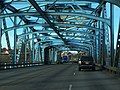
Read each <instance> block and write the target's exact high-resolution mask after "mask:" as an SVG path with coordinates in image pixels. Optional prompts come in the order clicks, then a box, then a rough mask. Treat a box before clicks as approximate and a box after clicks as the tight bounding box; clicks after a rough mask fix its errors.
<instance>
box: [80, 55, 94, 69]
mask: <svg viewBox="0 0 120 90" xmlns="http://www.w3.org/2000/svg"><path fill="white" fill-rule="evenodd" d="M78 64H79V71H81V69H92V70H95V62H94V59H93V57H92V56H82V57H81V58H80V59H79V60H78Z"/></svg>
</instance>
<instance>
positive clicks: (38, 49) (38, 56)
mask: <svg viewBox="0 0 120 90" xmlns="http://www.w3.org/2000/svg"><path fill="white" fill-rule="evenodd" d="M38 61H40V43H39V44H38Z"/></svg>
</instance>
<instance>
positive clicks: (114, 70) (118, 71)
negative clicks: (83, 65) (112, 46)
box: [96, 64, 120, 74]
mask: <svg viewBox="0 0 120 90" xmlns="http://www.w3.org/2000/svg"><path fill="white" fill-rule="evenodd" d="M96 66H97V67H99V68H100V70H106V71H108V72H110V73H113V74H120V68H119V67H111V66H102V65H100V64H96Z"/></svg>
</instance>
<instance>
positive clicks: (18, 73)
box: [0, 64, 120, 90]
mask: <svg viewBox="0 0 120 90" xmlns="http://www.w3.org/2000/svg"><path fill="white" fill-rule="evenodd" d="M0 90H120V78H119V77H115V76H114V75H112V74H108V73H106V72H101V71H99V70H98V71H78V66H77V65H76V64H67V65H48V66H38V67H34V68H31V67H28V68H20V69H11V70H3V71H0Z"/></svg>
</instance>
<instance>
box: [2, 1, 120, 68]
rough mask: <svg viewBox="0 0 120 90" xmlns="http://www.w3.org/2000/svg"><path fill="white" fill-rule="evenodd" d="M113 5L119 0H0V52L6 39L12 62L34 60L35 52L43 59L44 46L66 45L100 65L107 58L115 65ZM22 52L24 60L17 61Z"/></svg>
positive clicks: (116, 64)
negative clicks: (92, 58)
mask: <svg viewBox="0 0 120 90" xmlns="http://www.w3.org/2000/svg"><path fill="white" fill-rule="evenodd" d="M107 4H109V7H110V8H109V9H110V12H109V14H110V17H108V15H107V9H106V8H107V6H106V5H107ZM115 5H117V6H118V7H120V0H56V1H55V0H40V1H39V0H1V2H0V30H1V32H0V55H2V53H3V51H2V48H3V47H4V46H3V45H5V44H4V43H6V47H7V48H8V52H9V55H10V57H11V58H10V60H11V61H10V62H11V63H12V64H17V63H21V62H26V61H27V59H30V62H35V61H34V60H35V55H36V57H37V55H38V56H39V57H40V58H37V60H38V61H41V62H44V55H42V54H44V53H43V52H44V50H46V49H45V48H47V47H51V48H52V49H53V51H55V50H61V48H62V47H64V48H66V47H67V48H69V50H83V51H86V52H88V53H89V54H90V55H92V56H93V57H94V58H95V59H96V60H97V62H98V63H99V64H101V65H106V63H107V62H108V61H107V60H108V59H107V58H109V66H112V67H114V66H115V67H118V62H119V51H120V50H119V33H120V32H118V39H117V48H116V53H115V51H114V32H115V31H114V27H115V26H114V10H113V9H114V6H115ZM13 33H14V34H13ZM10 34H11V35H10ZM5 38H6V40H5V42H3V40H4V39H5ZM11 39H12V40H11ZM12 47H13V48H12ZM48 49H49V48H48ZM46 51H47V50H46ZM13 52H14V53H13ZM36 53H37V54H36ZM23 54H24V55H23ZM53 54H54V53H53ZM23 56H24V57H25V60H24V59H23V60H22V61H20V60H21V59H22V57H23ZM28 56H30V57H29V58H27V57H28ZM39 59H41V60H39Z"/></svg>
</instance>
